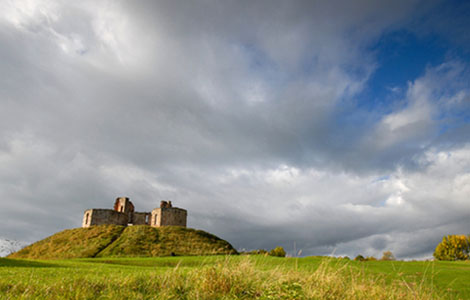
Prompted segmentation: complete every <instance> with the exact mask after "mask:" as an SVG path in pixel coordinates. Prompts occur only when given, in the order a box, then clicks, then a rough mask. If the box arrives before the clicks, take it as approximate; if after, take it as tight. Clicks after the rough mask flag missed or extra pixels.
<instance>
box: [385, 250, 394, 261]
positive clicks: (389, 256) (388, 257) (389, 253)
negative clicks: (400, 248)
mask: <svg viewBox="0 0 470 300" xmlns="http://www.w3.org/2000/svg"><path fill="white" fill-rule="evenodd" d="M382 260H395V256H394V255H393V253H392V251H385V252H384V254H383V256H382Z"/></svg>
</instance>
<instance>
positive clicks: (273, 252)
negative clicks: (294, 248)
mask: <svg viewBox="0 0 470 300" xmlns="http://www.w3.org/2000/svg"><path fill="white" fill-rule="evenodd" d="M269 255H270V256H278V257H286V251H284V248H282V247H276V248H274V249H272V250H271V251H269Z"/></svg>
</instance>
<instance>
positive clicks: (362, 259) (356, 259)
mask: <svg viewBox="0 0 470 300" xmlns="http://www.w3.org/2000/svg"><path fill="white" fill-rule="evenodd" d="M354 260H355V261H365V260H366V259H365V258H364V256H362V255H360V254H359V255H358V256H356V258H354Z"/></svg>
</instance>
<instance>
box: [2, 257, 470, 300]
mask: <svg viewBox="0 0 470 300" xmlns="http://www.w3.org/2000/svg"><path fill="white" fill-rule="evenodd" d="M0 266H2V267H0V299H468V296H469V295H470V294H469V290H468V287H466V285H465V284H466V283H468V282H469V280H470V278H469V277H470V265H469V264H465V263H462V264H459V263H457V264H449V263H441V262H381V261H377V262H354V261H349V260H344V259H334V258H321V257H309V258H299V259H297V258H275V257H265V256H193V257H162V258H89V259H72V260H54V261H25V260H11V259H0ZM458 270H461V271H462V272H461V273H454V272H455V271H458ZM454 274H457V277H456V276H454ZM450 278H454V281H453V282H449V281H448V279H450ZM456 280H457V281H458V280H461V283H462V284H463V285H461V284H460V283H459V282H457V281H456Z"/></svg>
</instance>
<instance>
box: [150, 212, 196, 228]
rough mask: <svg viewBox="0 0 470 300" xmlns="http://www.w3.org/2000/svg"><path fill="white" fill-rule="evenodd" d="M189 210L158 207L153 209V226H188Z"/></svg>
mask: <svg viewBox="0 0 470 300" xmlns="http://www.w3.org/2000/svg"><path fill="white" fill-rule="evenodd" d="M187 216H188V212H187V211H186V210H185V209H181V208H176V207H172V208H156V209H154V210H153V211H152V218H151V224H150V225H151V226H153V227H160V226H183V227H186V219H187Z"/></svg>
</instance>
